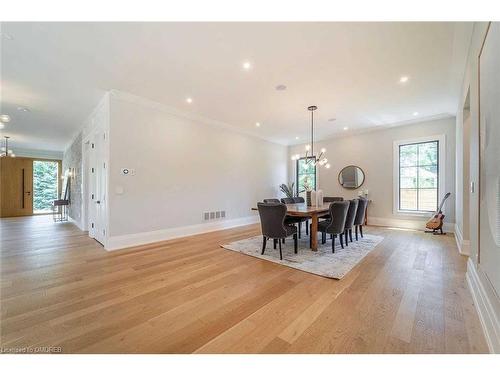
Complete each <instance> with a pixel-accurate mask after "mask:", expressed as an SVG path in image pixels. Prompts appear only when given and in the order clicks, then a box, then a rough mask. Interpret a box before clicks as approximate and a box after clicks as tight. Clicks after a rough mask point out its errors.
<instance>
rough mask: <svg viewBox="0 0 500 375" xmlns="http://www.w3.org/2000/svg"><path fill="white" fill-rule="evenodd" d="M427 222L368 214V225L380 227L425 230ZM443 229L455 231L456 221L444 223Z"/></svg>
mask: <svg viewBox="0 0 500 375" xmlns="http://www.w3.org/2000/svg"><path fill="white" fill-rule="evenodd" d="M426 223H427V220H404V219H393V218H386V217H373V216H368V225H375V226H380V227H394V228H404V229H415V230H425V224H426ZM443 230H444V231H445V232H451V233H454V232H455V223H444V225H443Z"/></svg>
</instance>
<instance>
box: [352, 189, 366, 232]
mask: <svg viewBox="0 0 500 375" xmlns="http://www.w3.org/2000/svg"><path fill="white" fill-rule="evenodd" d="M367 206H368V199H366V198H362V197H360V198H359V203H358V210H357V211H356V217H355V219H354V228H355V232H356V241H357V240H358V228H359V232H360V234H361V238H363V224H364V223H365V215H366V207H367Z"/></svg>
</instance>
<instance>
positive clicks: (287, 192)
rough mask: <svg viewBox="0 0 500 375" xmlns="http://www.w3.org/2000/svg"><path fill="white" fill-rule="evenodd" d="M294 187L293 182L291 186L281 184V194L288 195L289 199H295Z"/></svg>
mask: <svg viewBox="0 0 500 375" xmlns="http://www.w3.org/2000/svg"><path fill="white" fill-rule="evenodd" d="M294 185H295V184H294V183H293V182H292V183H291V184H288V185H286V184H281V185H280V190H281V192H282V193H283V194H285V195H286V197H287V198H293V197H294V193H293V191H294V189H293V187H294Z"/></svg>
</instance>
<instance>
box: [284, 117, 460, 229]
mask: <svg viewBox="0 0 500 375" xmlns="http://www.w3.org/2000/svg"><path fill="white" fill-rule="evenodd" d="M440 134H444V135H445V136H446V155H445V158H446V160H445V166H446V167H445V169H446V177H445V189H444V190H446V192H448V191H450V192H451V194H452V195H451V197H450V199H449V200H448V201H447V203H446V206H445V208H444V213H445V214H446V219H445V220H446V222H448V223H454V220H455V203H454V199H455V118H452V117H450V118H446V119H441V120H434V121H428V122H421V123H416V124H412V125H406V126H398V127H392V128H386V129H382V130H374V131H371V132H366V133H361V134H357V135H352V136H342V137H337V138H333V139H330V140H326V141H320V142H317V144H315V148H316V149H320V148H322V147H325V148H326V149H327V157H328V160H329V163H330V164H331V168H330V169H325V168H319V178H318V181H319V188H320V189H322V190H323V191H324V193H325V195H327V196H343V197H344V198H354V197H356V196H358V194H359V190H347V189H344V188H342V186H340V184H339V183H338V179H337V176H338V174H339V172H340V170H341V169H342V168H343V167H345V166H347V165H357V166H359V167H361V168H362V169H363V171H364V172H365V182H364V184H363V186H362V187H361V188H360V189H361V190H365V189H368V190H369V199H371V200H372V202H371V203H370V205H369V209H368V215H369V220H368V221H369V223H370V222H371V223H372V224H380V225H384V224H385V225H400V226H405V227H406V226H407V227H415V228H421V229H423V227H422V223H421V221H422V220H423V218H422V217H421V216H409V215H396V214H394V212H393V142H394V141H398V140H405V139H411V138H419V137H425V136H431V135H440ZM303 151H304V145H296V146H293V147H290V149H289V156H290V157H291V155H294V154H296V153H303ZM290 157H289V160H290ZM288 163H289V164H288V165H289V176H290V178H294V177H293V176H294V164H293V163H294V162H292V161H289V162H288ZM408 221H418V222H415V223H408Z"/></svg>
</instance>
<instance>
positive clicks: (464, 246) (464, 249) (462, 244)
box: [455, 224, 470, 256]
mask: <svg viewBox="0 0 500 375" xmlns="http://www.w3.org/2000/svg"><path fill="white" fill-rule="evenodd" d="M455 240H456V241H457V247H458V252H459V253H460V254H462V255H467V256H470V241H469V240H464V236H463V234H462V230H461V229H460V226H459V225H458V224H455Z"/></svg>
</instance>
